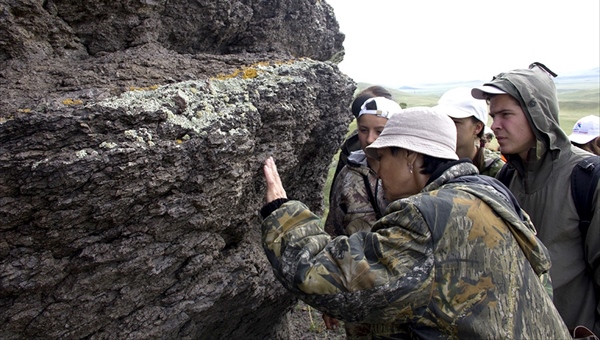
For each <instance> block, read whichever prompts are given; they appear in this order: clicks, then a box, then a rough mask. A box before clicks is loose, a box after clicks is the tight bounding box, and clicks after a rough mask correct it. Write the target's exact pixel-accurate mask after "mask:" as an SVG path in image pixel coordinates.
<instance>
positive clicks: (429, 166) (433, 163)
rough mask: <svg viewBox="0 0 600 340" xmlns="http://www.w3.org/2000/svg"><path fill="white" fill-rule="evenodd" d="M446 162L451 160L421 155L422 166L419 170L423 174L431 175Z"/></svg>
mask: <svg viewBox="0 0 600 340" xmlns="http://www.w3.org/2000/svg"><path fill="white" fill-rule="evenodd" d="M448 162H452V160H451V159H445V158H437V157H433V156H429V155H423V166H422V167H421V171H419V172H420V173H422V174H424V175H431V174H433V172H434V171H435V170H436V169H437V168H439V167H440V166H442V165H444V164H446V163H448Z"/></svg>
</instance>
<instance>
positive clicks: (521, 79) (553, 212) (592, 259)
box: [487, 68, 600, 334]
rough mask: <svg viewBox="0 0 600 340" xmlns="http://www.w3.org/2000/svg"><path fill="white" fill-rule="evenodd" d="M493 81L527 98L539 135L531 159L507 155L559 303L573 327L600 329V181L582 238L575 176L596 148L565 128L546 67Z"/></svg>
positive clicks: (521, 98)
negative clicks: (573, 139)
mask: <svg viewBox="0 0 600 340" xmlns="http://www.w3.org/2000/svg"><path fill="white" fill-rule="evenodd" d="M487 85H493V86H496V87H498V88H500V89H502V90H504V91H506V92H508V93H509V94H510V95H511V96H513V97H514V98H516V99H517V100H518V101H519V102H520V103H521V107H522V109H523V111H524V112H525V114H526V117H527V119H528V121H529V125H530V126H531V127H532V130H533V132H534V134H535V136H536V138H537V145H536V147H534V148H533V149H531V150H530V152H529V159H528V160H527V162H525V163H524V162H522V161H521V159H520V157H519V156H518V155H507V160H508V164H509V165H510V166H512V167H514V168H515V169H516V171H515V174H514V176H513V178H512V180H511V181H510V184H509V189H510V190H511V191H512V192H513V194H514V195H515V197H516V198H517V200H518V201H519V203H520V205H521V207H522V208H523V209H524V210H525V211H527V213H528V214H529V215H530V217H531V220H532V221H533V224H534V225H535V226H536V228H537V229H538V232H539V234H538V237H539V238H540V239H541V240H542V242H543V243H544V245H546V247H548V251H549V252H550V257H551V259H552V269H551V270H550V276H551V278H552V284H553V288H554V304H555V305H556V307H557V309H558V311H559V312H560V314H561V316H562V317H563V319H564V321H565V323H566V324H567V326H568V327H569V328H571V329H572V328H574V327H575V326H577V325H584V326H586V327H588V328H589V329H591V330H593V331H594V333H596V334H600V209H599V208H598V207H600V186H598V187H597V188H596V192H595V194H594V197H593V200H594V201H593V206H594V207H596V209H595V213H594V215H593V217H592V220H591V224H590V228H589V231H588V233H587V237H586V239H585V240H582V237H581V233H580V232H579V228H578V224H579V216H578V214H577V210H576V209H575V204H574V203H573V200H572V199H571V182H570V177H571V171H572V170H573V167H574V166H575V164H577V163H578V162H579V161H580V160H581V159H583V158H586V157H589V156H591V154H590V153H587V152H585V151H583V150H581V149H579V148H577V147H575V146H573V145H571V143H570V141H569V139H568V137H567V135H566V134H565V133H564V131H563V130H562V129H561V128H560V125H559V120H558V116H559V107H558V98H557V94H556V87H555V85H554V82H553V81H552V79H551V78H550V77H549V76H548V75H547V74H546V73H545V72H544V71H542V70H541V69H539V68H534V69H526V70H515V71H511V72H506V73H502V74H499V75H498V76H496V77H495V78H494V80H493V81H491V82H490V83H488V84H487Z"/></svg>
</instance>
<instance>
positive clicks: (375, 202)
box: [323, 97, 402, 339]
mask: <svg viewBox="0 0 600 340" xmlns="http://www.w3.org/2000/svg"><path fill="white" fill-rule="evenodd" d="M400 111H402V108H400V105H398V103H396V102H395V101H393V100H391V99H388V98H385V97H373V98H369V99H367V100H365V101H364V103H363V104H362V105H361V106H360V110H359V111H358V114H357V118H356V125H357V132H358V140H359V141H360V147H361V149H360V150H356V151H352V152H351V153H350V155H348V158H347V164H346V166H344V167H343V168H342V170H340V172H339V174H338V176H337V177H336V178H335V180H334V182H333V183H332V187H331V191H330V196H329V212H328V214H327V219H326V220H325V231H327V232H328V233H329V234H330V235H331V236H333V237H335V236H339V235H351V234H353V233H356V232H359V231H370V230H371V226H372V225H373V224H375V222H376V221H377V220H378V219H379V218H381V216H382V215H383V211H384V210H385V207H386V206H387V201H386V200H385V198H384V197H383V190H382V188H381V182H380V181H379V180H378V178H377V173H376V169H377V167H378V166H379V161H378V160H377V159H375V158H371V157H367V155H366V154H365V152H364V150H365V148H366V147H367V146H369V145H370V144H371V143H373V141H375V139H377V137H379V134H380V133H381V131H383V127H384V126H385V123H387V121H388V119H389V118H390V117H392V116H393V115H394V114H397V113H399V112H400ZM323 321H324V322H325V325H326V327H327V328H328V329H330V328H332V327H335V326H337V325H338V322H337V320H335V319H334V318H330V317H328V316H327V315H325V314H324V315H323ZM344 328H345V330H346V336H347V337H348V338H349V339H360V338H361V337H365V336H368V335H369V328H368V326H366V325H360V324H350V323H345V324H344Z"/></svg>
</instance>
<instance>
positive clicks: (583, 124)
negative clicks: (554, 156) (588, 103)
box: [569, 115, 600, 155]
mask: <svg viewBox="0 0 600 340" xmlns="http://www.w3.org/2000/svg"><path fill="white" fill-rule="evenodd" d="M569 139H570V140H571V143H572V144H573V145H575V146H576V147H578V148H580V149H583V150H585V151H589V152H591V153H593V154H594V155H600V116H597V115H589V116H585V117H582V118H581V119H579V120H578V121H577V123H575V125H573V132H572V133H571V134H570V135H569Z"/></svg>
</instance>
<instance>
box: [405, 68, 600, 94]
mask: <svg viewBox="0 0 600 340" xmlns="http://www.w3.org/2000/svg"><path fill="white" fill-rule="evenodd" d="M487 81H489V79H487V80H469V81H460V82H448V83H439V84H424V85H422V86H418V87H416V86H400V87H397V88H395V89H396V90H399V91H402V92H407V93H412V94H432V95H441V94H443V93H444V92H446V91H447V90H449V89H451V88H454V87H460V86H466V87H476V86H481V85H482V84H483V83H485V82H487ZM554 83H555V84H556V89H557V91H558V92H564V91H576V90H593V89H598V88H600V67H596V68H593V69H589V70H584V71H579V72H575V73H571V74H559V75H558V77H556V78H554Z"/></svg>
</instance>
